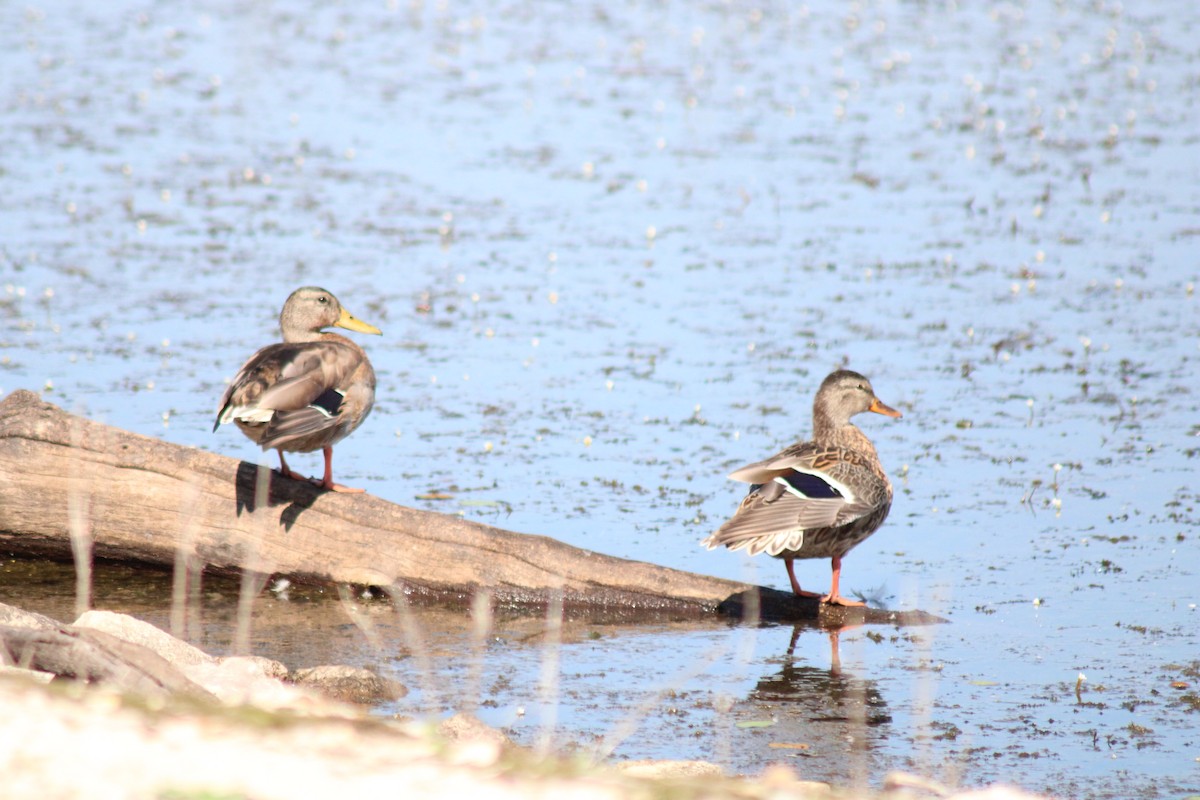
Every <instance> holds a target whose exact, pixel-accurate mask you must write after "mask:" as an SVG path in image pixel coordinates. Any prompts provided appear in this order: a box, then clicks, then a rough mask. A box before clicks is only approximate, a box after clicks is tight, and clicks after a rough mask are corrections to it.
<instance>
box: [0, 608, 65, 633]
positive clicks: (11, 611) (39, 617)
mask: <svg viewBox="0 0 1200 800" xmlns="http://www.w3.org/2000/svg"><path fill="white" fill-rule="evenodd" d="M60 624H61V623H59V622H58V620H53V619H50V618H49V617H47V616H45V615H43V614H37V613H34V612H33V611H25V610H24V609H20V608H17V607H16V606H10V605H5V604H4V603H0V625H10V626H12V627H14V628H33V629H35V630H46V631H49V630H57V629H58V628H59V626H60Z"/></svg>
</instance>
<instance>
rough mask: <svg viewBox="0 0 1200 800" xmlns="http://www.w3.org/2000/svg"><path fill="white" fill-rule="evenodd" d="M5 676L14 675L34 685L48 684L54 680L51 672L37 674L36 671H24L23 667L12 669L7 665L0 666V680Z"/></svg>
mask: <svg viewBox="0 0 1200 800" xmlns="http://www.w3.org/2000/svg"><path fill="white" fill-rule="evenodd" d="M6 675H14V676H17V677H21V678H26V679H28V680H31V681H34V682H36V683H49V682H50V681H52V680H54V677H55V676H54V673H53V672H39V671H38V670H36V669H25V668H23V667H13V666H9V665H7V664H0V678H3V677H4V676H6Z"/></svg>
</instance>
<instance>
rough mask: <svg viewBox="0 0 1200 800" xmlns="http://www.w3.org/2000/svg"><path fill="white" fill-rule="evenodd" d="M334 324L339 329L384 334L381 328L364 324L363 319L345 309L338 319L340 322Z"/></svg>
mask: <svg viewBox="0 0 1200 800" xmlns="http://www.w3.org/2000/svg"><path fill="white" fill-rule="evenodd" d="M333 324H334V325H336V326H337V327H339V328H345V329H346V330H349V331H358V332H359V333H377V334H382V333H383V331H381V330H379V328H376V327H375V326H374V325H371V324H369V323H366V322H363V321H362V320H361V319H359V318H358V317H356V316H354V315H353V314H351V313H350V312H349V311H347V310H346V309H344V308H343V309H342V315H341V316H340V317H338V321H337V322H335V323H333Z"/></svg>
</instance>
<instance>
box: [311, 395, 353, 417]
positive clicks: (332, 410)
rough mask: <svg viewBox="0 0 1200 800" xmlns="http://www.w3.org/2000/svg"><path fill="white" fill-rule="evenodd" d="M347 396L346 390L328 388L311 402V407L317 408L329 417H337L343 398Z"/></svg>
mask: <svg viewBox="0 0 1200 800" xmlns="http://www.w3.org/2000/svg"><path fill="white" fill-rule="evenodd" d="M345 396H346V395H345V393H344V392H339V391H338V390H337V389H326V390H325V391H323V392H321V394H320V396H319V397H317V399H316V400H313V401H312V403H310V404H309V407H310V408H315V409H317V410H318V411H320V412H321V413H322V414H324V415H325V416H327V417H336V416H337V414H338V412H339V411H340V410H341V408H342V399H343V398H345Z"/></svg>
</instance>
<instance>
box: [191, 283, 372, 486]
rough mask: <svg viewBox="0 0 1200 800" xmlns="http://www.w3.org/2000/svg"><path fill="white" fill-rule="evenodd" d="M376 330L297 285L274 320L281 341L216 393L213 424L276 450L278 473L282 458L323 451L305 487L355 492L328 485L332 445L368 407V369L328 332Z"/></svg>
mask: <svg viewBox="0 0 1200 800" xmlns="http://www.w3.org/2000/svg"><path fill="white" fill-rule="evenodd" d="M333 326H336V327H339V328H346V329H348V330H352V331H358V332H359V333H376V334H377V333H379V332H380V331H379V329H378V328H376V327H375V326H374V325H368V324H367V323H365V322H363V321H362V320H359V319H355V318H354V317H353V316H351V314H350V313H349V312H348V311H346V309H344V308H342V304H341V303H339V302H338V299H337V298H336V297H334V296H333V295H332V294H331V293H330V292H328V291H326V290H325V289H321V288H318V287H316V286H305V287H303V288H301V289H297V290H296V291H294V292H292V294H291V296H289V297H288V299H287V302H286V303H284V304H283V311H282V313H280V315H279V327H280V328H281V329H282V330H283V341H282V342H279V343H277V344H270V345H267V346H266V347H264V348H263V349H261V350H259V351H258V352H257V353H255V354H254V355H252V356H251V357H250V360H249V361H247V362H246V363H245V364H243V365H242V368H241V369H240V370H239V371H238V374H237V375H235V376H234V378H233V381H232V382H231V383H230V384H229V388H228V389H226V390H225V394H224V395H222V396H221V402H220V411H218V412H217V421H216V422H215V423H214V424H213V430H214V431H215V430H216V429H217V428H218V427H219V426H220V425H221V424H223V423H228V422H234V423H236V424H237V426H238V427H239V428H241V430H242V433H244V434H246V435H247V436H249V437H250V438H251V439H253V440H254V441H255V442H257V443H258V444H260V445H262V448H263V450H267V449H270V448H274V449H275V450H278V451H279V467H280V469H279V471H280V472H281V473H282V474H283V475H285V476H286V477H289V478H294V479H296V480H310V479H308V478H305V477H304V476H303V475H300V474H299V473H296V472H293V471H292V470H291V469H289V468H288V465H287V461H285V460H284V458H283V453H284V451H285V450H286V451H287V452H289V453H311V452H313V451H314V450H322V451H324V454H325V477H324V478H323V479H321V480H317V479H316V478H312V479H311V481H312V483H314V484H316V485H317V486H321V487H323V488H325V489H332V490H333V491H336V492H361V491H363V490H362V489H352V488H349V487H347V486H342V485H341V484H338V483H334V481H333V446H334V445H335V444H337V443H338V442H340V441H341V440H342V439H344V438H346V437H347V436H349V435H350V434H351V433H353V432H354V429H355V428H357V427H358V426H359V425H361V424H362V421H363V420H364V419H366V418H367V415H368V414H370V413H371V406H372V405H374V403H375V370H374V369H372V368H371V362H370V361H369V360H367V354H366V353H365V352H363V349H362V348H361V347H359V346H358V344H357V343H355V342H353V341H351V340H350V339H347V338H346V337H345V336H341V335H339V334H336V333H325V332H322V328H328V327H333Z"/></svg>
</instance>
